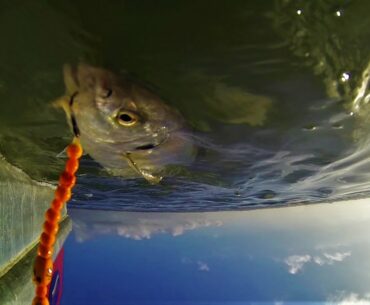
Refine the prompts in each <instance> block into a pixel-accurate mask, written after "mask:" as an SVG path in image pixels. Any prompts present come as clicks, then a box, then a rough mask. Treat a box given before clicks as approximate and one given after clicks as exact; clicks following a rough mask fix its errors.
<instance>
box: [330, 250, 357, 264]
mask: <svg viewBox="0 0 370 305" xmlns="http://www.w3.org/2000/svg"><path fill="white" fill-rule="evenodd" d="M324 256H325V258H326V259H327V260H328V264H330V265H331V264H333V263H334V262H341V261H343V260H344V259H345V258H346V257H349V256H351V252H350V251H347V252H342V253H341V252H336V253H333V254H329V253H324Z"/></svg>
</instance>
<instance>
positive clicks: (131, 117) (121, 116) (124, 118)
mask: <svg viewBox="0 0 370 305" xmlns="http://www.w3.org/2000/svg"><path fill="white" fill-rule="evenodd" d="M117 121H118V123H119V124H120V125H122V126H125V127H131V126H134V125H135V124H136V123H137V122H138V121H139V117H138V115H137V114H136V113H133V112H131V111H127V110H121V111H120V112H118V115H117Z"/></svg>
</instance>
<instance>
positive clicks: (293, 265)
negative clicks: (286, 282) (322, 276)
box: [284, 251, 352, 274]
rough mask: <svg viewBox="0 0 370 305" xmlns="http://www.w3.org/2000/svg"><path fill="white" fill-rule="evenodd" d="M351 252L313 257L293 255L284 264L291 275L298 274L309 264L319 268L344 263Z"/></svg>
mask: <svg viewBox="0 0 370 305" xmlns="http://www.w3.org/2000/svg"><path fill="white" fill-rule="evenodd" d="M351 254H352V253H351V252H350V251H347V252H335V253H332V254H331V253H327V252H324V253H323V254H322V255H316V256H311V255H309V254H305V255H291V256H288V257H287V258H286V259H285V260H284V262H285V264H287V265H288V267H289V269H288V271H289V273H291V274H297V273H298V272H300V271H302V270H303V266H304V265H305V264H307V263H310V262H312V263H314V264H316V265H319V266H324V265H333V264H334V263H338V262H342V261H343V260H345V259H346V258H347V257H349V256H351Z"/></svg>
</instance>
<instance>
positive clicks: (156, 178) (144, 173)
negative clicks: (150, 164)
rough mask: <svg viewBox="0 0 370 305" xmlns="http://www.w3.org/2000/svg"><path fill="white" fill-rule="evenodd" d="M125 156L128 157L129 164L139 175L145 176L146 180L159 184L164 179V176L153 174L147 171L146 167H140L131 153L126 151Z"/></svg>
mask: <svg viewBox="0 0 370 305" xmlns="http://www.w3.org/2000/svg"><path fill="white" fill-rule="evenodd" d="M124 157H125V158H126V160H127V163H128V164H129V166H130V167H131V168H132V169H133V170H134V171H135V172H137V173H138V174H139V175H141V176H142V177H143V178H145V180H146V181H148V182H149V183H150V184H158V183H159V182H161V180H162V179H163V177H162V176H156V175H153V174H151V173H149V172H148V171H146V170H144V169H140V168H139V167H138V166H137V164H136V162H135V161H134V160H133V159H132V158H131V156H130V153H126V154H125V155H124Z"/></svg>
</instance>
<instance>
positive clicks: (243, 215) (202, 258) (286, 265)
mask: <svg viewBox="0 0 370 305" xmlns="http://www.w3.org/2000/svg"><path fill="white" fill-rule="evenodd" d="M70 214H71V217H72V220H73V231H72V234H71V235H70V236H69V238H68V239H67V241H66V243H65V261H64V272H65V275H64V276H65V279H64V291H63V302H62V304H65V305H67V304H72V305H73V304H156V303H158V304H238V302H242V303H243V302H246V301H258V302H261V301H268V302H278V303H279V304H280V302H283V303H284V302H295V301H306V302H311V301H320V302H330V301H335V302H337V303H338V302H340V301H343V300H348V299H352V300H354V299H355V300H362V301H369V300H370V298H369V293H370V287H369V285H368V283H369V282H370V276H369V272H368V270H370V261H369V259H368V258H369V257H370V239H369V238H368V232H369V229H370V205H369V202H368V200H361V201H356V202H341V203H336V204H322V205H310V206H301V207H291V208H279V209H265V210H256V211H246V212H217V213H216V212H214V213H172V214H171V213H125V212H114V211H88V210H71V211H70ZM186 302H188V303H186ZM189 302H190V303H189ZM366 304H367V303H366Z"/></svg>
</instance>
